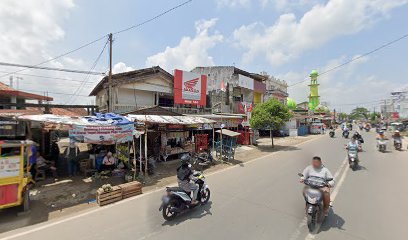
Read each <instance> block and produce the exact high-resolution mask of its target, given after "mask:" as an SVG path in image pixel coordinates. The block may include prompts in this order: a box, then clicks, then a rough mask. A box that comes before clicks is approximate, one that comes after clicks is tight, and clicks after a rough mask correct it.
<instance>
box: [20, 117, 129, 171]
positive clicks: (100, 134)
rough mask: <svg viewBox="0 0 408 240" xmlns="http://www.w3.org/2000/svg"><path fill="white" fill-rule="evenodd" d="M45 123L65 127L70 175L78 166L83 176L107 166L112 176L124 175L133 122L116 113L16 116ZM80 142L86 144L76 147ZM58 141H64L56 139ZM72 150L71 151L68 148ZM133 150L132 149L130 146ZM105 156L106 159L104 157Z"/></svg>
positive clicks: (67, 164) (67, 162) (65, 152)
mask: <svg viewBox="0 0 408 240" xmlns="http://www.w3.org/2000/svg"><path fill="white" fill-rule="evenodd" d="M19 118H20V119H22V120H31V121H37V122H42V123H45V124H47V125H48V126H52V127H53V128H54V129H68V130H69V135H68V139H69V143H68V145H71V144H72V145H71V147H66V149H65V151H64V152H63V157H64V159H65V162H66V166H67V168H68V170H69V171H68V172H69V174H70V175H75V173H76V171H77V169H79V170H80V171H81V172H82V173H83V174H84V175H85V176H87V175H89V174H94V173H96V172H101V171H103V170H108V171H109V174H110V173H111V174H112V175H113V176H123V175H124V168H125V167H126V166H129V158H130V149H131V148H132V146H134V144H132V142H133V135H134V133H135V129H134V124H135V123H133V122H130V121H129V120H128V119H126V118H125V117H123V116H120V115H116V114H96V115H95V116H87V117H69V116H56V115H52V114H44V115H26V116H21V117H19ZM81 144H87V145H88V146H89V147H88V149H86V150H85V151H83V149H81V150H82V151H81V150H80V149H79V146H80V145H81ZM59 145H63V143H62V142H59ZM70 148H71V149H73V151H74V153H72V154H71V155H70V152H69V149H70ZM133 151H134V150H133ZM105 158H106V159H107V160H106V161H105Z"/></svg>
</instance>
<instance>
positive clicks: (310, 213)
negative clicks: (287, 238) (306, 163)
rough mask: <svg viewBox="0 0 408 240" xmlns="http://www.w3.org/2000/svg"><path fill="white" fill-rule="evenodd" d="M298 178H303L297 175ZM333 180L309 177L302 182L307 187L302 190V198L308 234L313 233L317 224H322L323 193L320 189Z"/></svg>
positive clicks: (301, 175)
mask: <svg viewBox="0 0 408 240" xmlns="http://www.w3.org/2000/svg"><path fill="white" fill-rule="evenodd" d="M298 175H299V177H303V174H301V173H299V174H298ZM331 180H333V179H327V180H325V179H323V178H319V177H309V178H308V179H305V180H304V181H303V182H304V184H305V185H306V186H307V187H305V188H304V190H303V198H304V199H305V202H306V217H307V227H308V228H309V231H310V232H313V231H314V230H315V229H316V227H317V224H318V223H322V222H323V220H324V208H323V193H322V191H321V190H320V188H322V187H327V186H328V182H329V181H331Z"/></svg>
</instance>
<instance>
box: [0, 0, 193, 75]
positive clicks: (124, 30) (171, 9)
mask: <svg viewBox="0 0 408 240" xmlns="http://www.w3.org/2000/svg"><path fill="white" fill-rule="evenodd" d="M192 1H193V0H188V1H185V2H183V3H181V4H179V5H176V6H174V7H172V8H170V9H168V10H166V11H164V12H161V13H160V14H158V15H155V16H154V17H152V18H149V19H147V20H145V21H143V22H141V23H138V24H135V25H132V26H130V27H127V28H124V29H122V30H119V31H116V32H114V33H113V34H121V33H123V32H126V31H129V30H132V29H134V28H138V27H141V26H143V25H145V24H147V23H150V22H152V21H154V20H156V19H158V18H160V17H162V16H164V15H166V14H168V13H170V12H172V11H174V10H176V9H178V8H180V7H183V6H185V5H187V4H188V3H190V2H192ZM107 36H108V35H107V34H106V35H104V36H101V37H99V38H97V39H95V40H93V41H90V42H88V43H86V44H84V45H81V46H80V47H77V48H75V49H73V50H70V51H68V52H65V53H63V54H60V55H58V56H56V57H53V58H51V59H48V60H46V61H43V62H40V63H38V64H35V65H31V66H30V67H29V65H26V66H21V67H25V68H23V69H20V70H18V71H14V72H8V73H6V74H3V75H1V76H0V78H2V77H6V76H9V75H12V74H16V73H19V72H22V71H24V70H26V69H27V68H33V67H38V66H40V65H42V64H45V63H48V62H51V61H54V60H56V59H59V58H61V57H64V56H66V55H69V54H71V53H74V52H76V51H79V50H81V49H83V48H85V47H88V46H90V45H92V44H94V43H97V42H99V41H101V40H103V39H105V38H106V37H107ZM0 65H1V64H0ZM48 70H51V69H48ZM81 73H85V74H87V73H86V72H81Z"/></svg>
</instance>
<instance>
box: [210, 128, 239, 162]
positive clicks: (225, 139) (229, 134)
mask: <svg viewBox="0 0 408 240" xmlns="http://www.w3.org/2000/svg"><path fill="white" fill-rule="evenodd" d="M217 133H219V135H220V138H219V139H220V141H218V142H217V143H216V156H217V157H220V158H221V159H227V160H231V159H232V160H234V159H235V149H236V148H237V141H238V137H239V136H240V135H241V133H239V132H234V131H231V130H228V129H220V130H217Z"/></svg>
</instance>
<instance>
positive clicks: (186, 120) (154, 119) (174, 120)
mask: <svg viewBox="0 0 408 240" xmlns="http://www.w3.org/2000/svg"><path fill="white" fill-rule="evenodd" d="M127 117H128V118H129V119H130V120H131V121H134V122H144V123H153V124H177V125H193V124H210V123H214V122H215V121H213V120H210V119H207V118H203V117H194V116H157V115H132V114H130V115H128V116H127Z"/></svg>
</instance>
